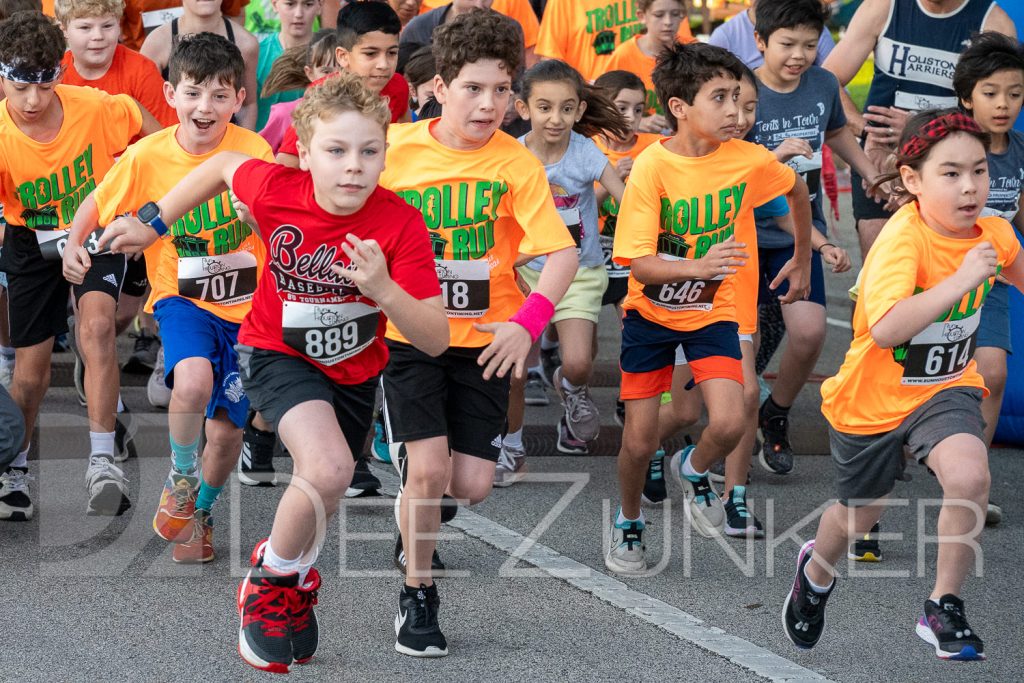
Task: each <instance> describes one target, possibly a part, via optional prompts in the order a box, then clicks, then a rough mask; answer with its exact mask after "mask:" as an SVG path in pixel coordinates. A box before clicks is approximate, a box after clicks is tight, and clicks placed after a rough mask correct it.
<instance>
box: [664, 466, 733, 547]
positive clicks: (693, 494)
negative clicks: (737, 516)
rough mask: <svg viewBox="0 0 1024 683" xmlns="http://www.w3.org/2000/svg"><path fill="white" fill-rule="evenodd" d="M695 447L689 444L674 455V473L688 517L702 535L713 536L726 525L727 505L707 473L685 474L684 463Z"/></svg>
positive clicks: (718, 533)
mask: <svg viewBox="0 0 1024 683" xmlns="http://www.w3.org/2000/svg"><path fill="white" fill-rule="evenodd" d="M693 448H694V447H693V446H687V447H686V448H684V449H683V450H681V451H679V452H677V453H676V454H675V455H673V456H672V464H671V467H672V474H674V475H675V477H676V481H677V482H678V483H679V487H680V488H682V489H683V499H684V500H685V501H686V508H685V510H686V517H687V519H689V520H690V523H691V524H693V528H694V529H695V530H696V531H697V533H699V534H700V535H701V536H703V537H705V538H713V537H715V536H719V535H721V533H722V527H723V526H724V525H725V507H724V506H723V505H722V499H721V498H719V497H718V495H717V494H716V493H715V490H714V489H713V488H711V482H710V481H708V476H707V474H705V475H704V476H701V477H694V478H692V479H691V478H690V477H688V476H686V475H685V474H683V463H684V462H685V461H686V459H687V458H689V457H690V456H691V455H692V454H693Z"/></svg>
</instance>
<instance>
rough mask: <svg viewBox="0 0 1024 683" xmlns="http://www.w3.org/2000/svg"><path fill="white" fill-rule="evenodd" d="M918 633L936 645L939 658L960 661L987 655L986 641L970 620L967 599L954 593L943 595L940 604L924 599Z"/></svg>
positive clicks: (983, 657) (932, 644)
mask: <svg viewBox="0 0 1024 683" xmlns="http://www.w3.org/2000/svg"><path fill="white" fill-rule="evenodd" d="M917 635H918V636H919V637H920V638H921V640H923V641H924V642H926V643H928V644H929V645H931V646H932V647H934V648H935V655H936V656H937V657H938V658H939V659H952V660H955V661H960V662H968V661H974V660H978V659H985V644H984V643H982V642H981V638H979V637H978V634H977V633H975V632H974V629H972V628H971V625H970V624H968V623H967V617H965V616H964V601H963V600H961V599H960V598H958V597H956V596H955V595H953V594H952V593H947V594H946V595H943V596H942V597H941V598H939V604H938V605H936V604H935V603H934V602H932V601H931V600H925V601H924V614H922V615H921V618H920V619H918V621H917Z"/></svg>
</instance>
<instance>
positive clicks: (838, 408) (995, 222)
mask: <svg viewBox="0 0 1024 683" xmlns="http://www.w3.org/2000/svg"><path fill="white" fill-rule="evenodd" d="M986 241H987V242H990V243H991V244H992V246H993V248H995V250H996V254H997V258H998V264H999V266H1001V267H1006V266H1009V265H1011V264H1012V263H1013V261H1014V259H1016V258H1017V254H1018V253H1019V252H1020V243H1019V242H1018V241H1017V238H1016V236H1015V235H1014V232H1013V228H1012V227H1010V224H1009V223H1007V222H1006V221H1005V220H1003V219H1002V218H997V217H994V216H993V217H989V218H979V219H978V223H977V233H976V234H975V235H973V236H971V237H969V238H964V239H958V238H953V237H945V236H943V235H940V234H939V233H937V232H935V231H934V230H932V229H931V228H929V227H928V226H927V225H926V224H925V222H924V221H923V220H921V215H920V213H919V212H918V207H917V203H916V202H911V203H910V204H907V205H905V206H904V207H902V208H901V209H900V210H899V211H897V212H896V213H895V214H894V215H893V217H892V218H890V219H889V222H888V223H886V224H885V227H884V228H883V229H882V232H881V233H879V235H878V239H877V240H875V244H874V245H873V246H872V247H871V251H870V252H868V257H867V260H865V262H864V269H863V270H862V271H861V277H860V280H859V281H860V292H859V294H858V296H857V306H856V308H855V309H854V311H853V341H852V342H851V343H850V350H849V351H847V352H846V359H845V360H844V361H843V365H842V367H840V368H839V372H838V373H837V374H836V375H835V376H834V377H830V378H828V379H827V380H825V382H824V383H823V384H822V385H821V398H822V402H821V412H822V413H823V414H824V415H825V418H826V419H827V420H828V421H829V422H830V423H831V425H832V427H833V428H834V429H836V430H837V431H840V432H844V433H847V434H881V433H883V432H888V431H892V430H893V429H895V428H896V427H898V426H899V425H900V423H901V422H903V420H904V419H906V418H907V416H908V415H910V414H911V413H912V412H914V411H915V410H917V408H919V407H920V406H921V405H923V404H924V403H926V402H927V401H928V400H929V399H930V398H932V397H933V396H935V395H936V394H937V393H939V392H940V391H942V390H943V389H949V388H950V387H978V388H980V389H983V390H984V391H985V393H986V395H987V394H988V390H987V389H985V388H984V387H985V382H984V379H983V378H982V376H981V375H980V374H978V369H977V363H975V362H974V360H973V358H974V349H975V347H976V345H977V336H976V333H977V330H978V321H979V320H980V319H981V307H982V304H983V303H984V302H985V297H986V296H988V293H989V291H990V290H991V289H992V284H993V283H994V282H995V278H994V277H993V278H990V279H989V280H988V281H987V282H984V283H982V285H981V286H979V287H978V288H977V289H975V290H971V291H970V292H968V293H967V294H965V295H964V296H963V297H962V298H961V300H960V301H959V303H957V305H956V306H953V307H952V308H951V309H950V310H948V311H946V312H945V313H943V314H942V315H941V316H939V317H938V318H937V319H936V320H935V322H933V323H932V324H930V325H929V326H928V327H927V328H925V329H924V331H922V332H919V333H918V334H916V335H915V336H914V338H913V339H911V340H910V341H908V342H905V343H903V344H900V345H899V346H897V347H895V348H892V349H883V348H881V347H879V346H878V345H877V344H875V341H874V339H872V337H871V328H872V327H874V326H875V324H877V323H878V321H879V320H881V319H882V318H884V317H885V316H886V315H887V314H888V313H889V311H891V310H892V307H893V306H895V305H896V304H897V303H899V302H900V301H902V300H904V299H909V298H910V297H912V296H914V295H915V294H917V293H919V292H922V291H925V290H928V289H931V288H932V287H934V286H936V285H938V284H939V283H940V282H942V281H943V280H945V279H947V278H948V277H949V276H951V275H952V274H953V273H955V272H956V270H957V269H958V268H959V267H960V264H961V263H962V262H963V259H964V255H965V254H966V253H967V252H968V251H970V250H971V249H972V248H973V247H974V246H976V245H977V244H979V243H981V242H986Z"/></svg>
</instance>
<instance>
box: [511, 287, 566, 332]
mask: <svg viewBox="0 0 1024 683" xmlns="http://www.w3.org/2000/svg"><path fill="white" fill-rule="evenodd" d="M554 314H555V305H554V304H553V303H551V301H549V300H548V298H547V297H546V296H544V295H543V294H540V293H538V292H530V296H528V297H526V301H524V302H523V305H522V306H520V307H519V310H518V311H516V312H515V313H514V314H513V315H512V317H511V318H509V319H508V321H509V322H510V323H518V324H520V325H522V326H523V327H525V328H526V331H527V332H529V333H530V339H531V341H537V339H538V338H540V335H541V332H543V331H544V328H545V327H547V325H548V323H549V322H550V321H551V316H553V315H554Z"/></svg>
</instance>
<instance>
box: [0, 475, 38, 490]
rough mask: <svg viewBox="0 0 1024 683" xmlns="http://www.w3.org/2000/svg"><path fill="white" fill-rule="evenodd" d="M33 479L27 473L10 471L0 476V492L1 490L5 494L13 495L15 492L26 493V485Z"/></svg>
mask: <svg viewBox="0 0 1024 683" xmlns="http://www.w3.org/2000/svg"><path fill="white" fill-rule="evenodd" d="M34 479H35V477H33V476H32V475H31V474H29V473H28V472H22V471H21V470H16V469H11V470H8V471H7V472H4V473H3V474H0V490H3V491H4V492H5V493H14V492H15V491H22V492H26V493H27V492H28V483H29V482H30V481H33V480H34Z"/></svg>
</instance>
